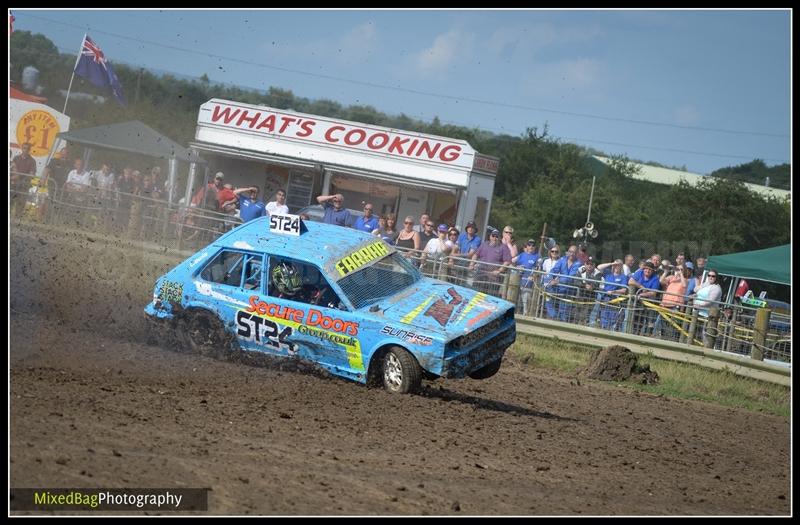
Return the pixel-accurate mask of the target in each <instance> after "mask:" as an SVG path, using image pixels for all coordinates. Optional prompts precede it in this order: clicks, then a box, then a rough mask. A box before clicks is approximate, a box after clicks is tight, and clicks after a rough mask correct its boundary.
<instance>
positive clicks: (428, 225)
mask: <svg viewBox="0 0 800 525" xmlns="http://www.w3.org/2000/svg"><path fill="white" fill-rule="evenodd" d="M425 227H426V228H433V224H426V225H425Z"/></svg>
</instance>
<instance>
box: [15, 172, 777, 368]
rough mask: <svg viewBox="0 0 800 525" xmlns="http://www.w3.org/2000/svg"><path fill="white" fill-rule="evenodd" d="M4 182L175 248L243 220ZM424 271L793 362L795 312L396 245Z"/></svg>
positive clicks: (605, 325) (619, 323)
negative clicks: (699, 299) (612, 291)
mask: <svg viewBox="0 0 800 525" xmlns="http://www.w3.org/2000/svg"><path fill="white" fill-rule="evenodd" d="M15 175H19V177H18V179H20V180H23V181H27V184H28V189H24V190H23V188H24V183H21V182H20V183H17V184H14V185H12V187H11V188H10V196H11V206H10V210H11V214H12V217H13V218H24V219H25V220H30V221H37V222H42V223H47V224H55V225H64V226H69V227H76V228H80V229H83V230H87V231H92V232H97V233H103V234H108V235H112V236H117V237H123V238H127V239H131V240H141V241H145V242H149V243H154V244H156V245H158V246H161V247H164V248H167V249H172V250H177V251H181V250H187V251H196V250H198V249H200V248H202V247H203V246H206V245H207V244H208V243H210V242H211V241H213V240H214V239H216V238H217V237H218V236H220V235H221V234H222V233H224V232H227V231H229V230H230V229H232V228H234V227H236V226H237V225H239V224H241V220H240V219H239V218H238V217H235V216H232V215H227V214H223V213H218V212H216V211H211V210H205V209H202V208H197V207H192V206H188V207H187V206H185V205H178V204H169V203H167V202H166V201H163V200H160V199H152V198H149V197H147V196H144V195H138V194H130V193H123V192H119V191H116V190H103V189H98V188H95V187H92V186H83V187H81V186H75V185H67V187H63V188H62V187H59V186H58V185H57V184H56V182H55V181H53V180H52V179H50V180H48V181H47V182H46V185H44V186H41V185H40V186H39V187H35V186H33V185H31V180H32V179H33V177H31V176H30V175H25V174H15ZM397 249H398V251H400V252H402V253H404V254H405V255H406V256H407V257H409V258H410V259H411V260H412V261H413V262H414V263H415V264H416V265H417V266H418V267H420V270H421V271H422V273H423V274H425V275H427V276H429V277H434V278H437V279H441V280H443V281H447V282H451V283H453V284H457V285H461V286H465V287H468V288H472V289H475V290H479V291H481V292H484V293H487V294H490V295H494V296H497V297H501V298H503V299H506V300H508V301H510V302H512V303H514V304H515V305H516V307H517V314H520V315H524V316H530V317H532V318H542V319H552V320H555V321H561V322H565V323H570V324H575V325H582V326H589V327H594V328H598V329H602V330H609V331H617V332H624V333H629V334H638V335H643V336H647V337H653V338H658V339H663V340H669V341H673V342H677V343H683V344H686V345H690V346H700V347H704V348H708V349H716V350H721V351H725V352H731V353H734V354H739V355H750V356H752V357H753V358H755V359H772V360H775V361H782V362H787V363H791V315H786V314H781V313H774V312H768V311H767V310H765V309H759V308H752V307H749V306H745V305H741V304H738V303H737V304H731V303H721V302H709V304H706V305H704V306H703V307H700V306H699V305H695V304H694V302H693V301H692V299H686V298H684V299H683V300H682V301H681V300H678V301H677V302H678V303H682V304H675V302H676V301H675V300H674V299H675V298H674V297H670V298H669V299H671V300H670V301H667V302H666V303H665V302H664V298H665V297H664V296H665V292H664V291H658V292H656V295H655V297H652V298H648V297H642V296H641V295H640V294H637V293H634V292H635V290H634V289H633V288H629V289H628V291H627V293H624V294H619V295H608V294H604V293H602V292H598V291H599V290H600V289H601V286H602V284H603V281H602V280H600V279H588V278H587V279H581V278H580V277H572V278H569V279H562V281H563V282H559V283H553V284H550V282H549V281H550V280H549V279H546V276H547V275H548V274H547V273H546V272H542V271H538V270H523V269H522V268H520V267H513V266H508V267H503V266H501V265H494V264H489V263H483V262H473V261H471V260H469V259H466V258H464V257H459V256H441V255H440V256H424V257H423V255H422V253H421V252H419V251H414V250H407V249H404V248H397Z"/></svg>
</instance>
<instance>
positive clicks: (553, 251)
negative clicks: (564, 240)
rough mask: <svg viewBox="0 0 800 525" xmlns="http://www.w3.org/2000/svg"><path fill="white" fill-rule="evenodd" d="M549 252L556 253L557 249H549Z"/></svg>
mask: <svg viewBox="0 0 800 525" xmlns="http://www.w3.org/2000/svg"><path fill="white" fill-rule="evenodd" d="M550 253H558V250H550Z"/></svg>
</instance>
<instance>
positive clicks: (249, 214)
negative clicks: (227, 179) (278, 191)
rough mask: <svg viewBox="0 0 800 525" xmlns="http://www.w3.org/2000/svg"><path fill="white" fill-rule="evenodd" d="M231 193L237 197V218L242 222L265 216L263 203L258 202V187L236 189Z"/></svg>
mask: <svg viewBox="0 0 800 525" xmlns="http://www.w3.org/2000/svg"><path fill="white" fill-rule="evenodd" d="M233 193H235V194H236V196H237V197H239V218H240V219H242V222H248V221H252V220H253V219H257V218H259V217H263V216H264V215H266V214H267V211H266V209H267V207H266V205H265V204H264V201H260V200H258V186H250V187H249V188H236V189H235V190H233ZM248 194H249V195H248Z"/></svg>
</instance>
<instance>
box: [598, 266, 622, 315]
mask: <svg viewBox="0 0 800 525" xmlns="http://www.w3.org/2000/svg"><path fill="white" fill-rule="evenodd" d="M597 269H598V270H603V271H604V273H603V284H602V285H601V286H600V291H598V292H597V300H598V303H597V304H600V302H599V301H602V302H603V303H604V304H603V305H602V308H601V309H600V326H602V327H603V328H604V329H606V330H618V329H619V324H620V323H619V322H620V320H621V317H620V315H619V313H620V311H621V309H622V306H623V305H620V304H614V305H611V304H607V303H608V302H609V301H612V300H614V299H617V298H619V297H621V296H623V295H625V294H627V293H628V278H627V277H625V273H624V271H623V265H622V259H616V260H615V261H614V262H613V263H605V264H599V265H598V266H597Z"/></svg>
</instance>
